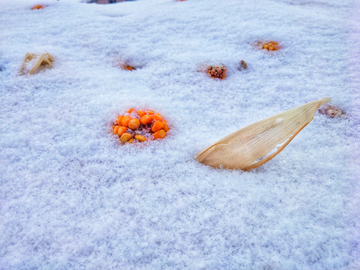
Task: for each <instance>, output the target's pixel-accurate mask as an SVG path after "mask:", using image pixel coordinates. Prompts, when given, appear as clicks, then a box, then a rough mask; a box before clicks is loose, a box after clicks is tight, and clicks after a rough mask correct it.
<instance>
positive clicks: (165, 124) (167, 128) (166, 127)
mask: <svg viewBox="0 0 360 270" xmlns="http://www.w3.org/2000/svg"><path fill="white" fill-rule="evenodd" d="M163 124H164V130H165V131H169V130H170V128H169V126H168V124H167V122H166V121H164V122H163Z"/></svg>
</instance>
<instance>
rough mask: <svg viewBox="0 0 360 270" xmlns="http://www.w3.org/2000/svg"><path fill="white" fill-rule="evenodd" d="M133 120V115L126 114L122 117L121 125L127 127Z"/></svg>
mask: <svg viewBox="0 0 360 270" xmlns="http://www.w3.org/2000/svg"><path fill="white" fill-rule="evenodd" d="M130 120H131V117H130V116H128V115H125V116H124V117H123V118H122V119H121V125H122V126H124V127H127V126H128V124H129V122H130Z"/></svg>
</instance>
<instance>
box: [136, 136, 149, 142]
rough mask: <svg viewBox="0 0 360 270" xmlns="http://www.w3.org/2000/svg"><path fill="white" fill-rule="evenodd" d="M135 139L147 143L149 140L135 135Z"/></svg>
mask: <svg viewBox="0 0 360 270" xmlns="http://www.w3.org/2000/svg"><path fill="white" fill-rule="evenodd" d="M135 139H136V140H138V141H139V142H146V141H147V139H146V138H145V137H144V136H141V135H135Z"/></svg>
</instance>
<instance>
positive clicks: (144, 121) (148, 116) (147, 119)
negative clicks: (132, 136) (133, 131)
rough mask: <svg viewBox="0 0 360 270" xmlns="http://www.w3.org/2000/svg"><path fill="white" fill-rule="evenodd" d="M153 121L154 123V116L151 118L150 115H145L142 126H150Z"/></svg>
mask: <svg viewBox="0 0 360 270" xmlns="http://www.w3.org/2000/svg"><path fill="white" fill-rule="evenodd" d="M151 121H152V116H150V115H144V116H143V117H141V119H140V122H141V124H143V125H144V126H145V125H147V124H150V123H151Z"/></svg>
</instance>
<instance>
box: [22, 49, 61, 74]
mask: <svg viewBox="0 0 360 270" xmlns="http://www.w3.org/2000/svg"><path fill="white" fill-rule="evenodd" d="M53 61H54V58H53V57H52V56H51V54H49V53H44V54H42V55H40V56H39V55H37V54H34V53H27V54H26V55H25V59H24V61H23V63H22V65H21V69H20V73H27V72H29V74H30V75H32V74H34V72H35V71H36V70H37V69H38V68H39V67H40V66H42V67H44V66H46V65H48V67H50V68H52V67H53V66H52V64H51V62H53Z"/></svg>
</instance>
